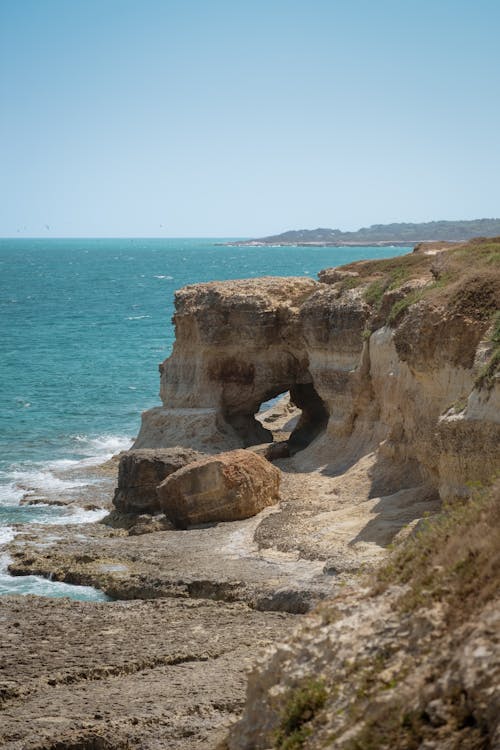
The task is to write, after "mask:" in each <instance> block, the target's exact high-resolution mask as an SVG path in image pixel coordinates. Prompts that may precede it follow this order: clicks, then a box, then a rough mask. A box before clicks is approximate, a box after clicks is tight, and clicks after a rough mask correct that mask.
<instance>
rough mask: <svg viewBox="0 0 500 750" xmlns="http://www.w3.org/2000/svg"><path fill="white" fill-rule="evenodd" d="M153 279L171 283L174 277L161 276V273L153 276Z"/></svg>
mask: <svg viewBox="0 0 500 750" xmlns="http://www.w3.org/2000/svg"><path fill="white" fill-rule="evenodd" d="M153 278H155V279H167V280H169V281H172V279H173V278H174V277H173V276H163V275H162V274H161V273H159V274H158V275H155V276H154V277H153Z"/></svg>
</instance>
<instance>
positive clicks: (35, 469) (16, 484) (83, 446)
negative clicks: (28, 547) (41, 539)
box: [0, 435, 132, 523]
mask: <svg viewBox="0 0 500 750" xmlns="http://www.w3.org/2000/svg"><path fill="white" fill-rule="evenodd" d="M72 442H73V444H74V447H75V448H76V450H75V452H76V453H77V454H79V458H58V459H54V460H52V461H47V462H44V463H43V464H42V463H41V462H39V463H37V464H31V465H30V466H26V468H20V467H19V466H15V467H12V469H11V470H10V471H3V472H0V505H18V504H19V502H20V501H21V500H22V499H23V497H26V496H33V495H36V496H41V497H44V496H54V495H68V494H69V495H71V494H72V493H74V492H75V491H77V490H79V489H81V488H82V487H86V486H88V485H89V484H93V483H94V482H95V481H98V480H96V479H95V478H92V477H83V478H80V477H78V478H77V479H75V477H74V475H73V476H71V472H74V471H75V470H77V469H85V468H91V467H96V466H99V465H100V464H102V463H105V462H106V461H108V460H109V459H110V458H112V456H114V455H116V454H117V453H120V452H121V451H124V450H128V448H130V446H131V444H132V440H131V438H129V437H125V436H123V435H100V436H97V437H88V436H86V435H74V436H73V437H72ZM65 522H66V521H62V523H65Z"/></svg>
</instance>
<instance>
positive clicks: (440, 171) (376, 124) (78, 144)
mask: <svg viewBox="0 0 500 750" xmlns="http://www.w3.org/2000/svg"><path fill="white" fill-rule="evenodd" d="M499 29H500V2H498V0H476V1H475V2H472V0H419V1H418V2H417V1H416V0H300V2H298V1H295V0H286V1H285V0H0V107H1V112H0V235H1V236H66V237H69V236H103V237H105V236H258V235H263V234H268V233H274V232H278V231H282V230H285V229H292V228H303V227H308V228H314V227H317V226H325V227H340V228H341V229H355V228H358V227H359V226H362V225H368V224H372V223H379V222H380V223H385V222H391V221H427V220H432V219H440V218H447V219H460V218H480V217H492V216H499V215H500V42H499V39H500V37H499ZM47 226H48V228H47ZM18 230H20V231H19V232H18Z"/></svg>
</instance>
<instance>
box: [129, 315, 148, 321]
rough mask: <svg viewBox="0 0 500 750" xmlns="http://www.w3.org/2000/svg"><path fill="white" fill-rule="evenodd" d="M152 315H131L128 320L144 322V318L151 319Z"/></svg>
mask: <svg viewBox="0 0 500 750" xmlns="http://www.w3.org/2000/svg"><path fill="white" fill-rule="evenodd" d="M150 317H151V315H129V316H128V317H127V320H142V319H143V318H150Z"/></svg>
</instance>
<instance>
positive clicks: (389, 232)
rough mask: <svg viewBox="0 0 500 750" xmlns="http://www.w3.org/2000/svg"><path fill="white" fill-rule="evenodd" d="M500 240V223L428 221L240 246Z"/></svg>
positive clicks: (311, 232)
mask: <svg viewBox="0 0 500 750" xmlns="http://www.w3.org/2000/svg"><path fill="white" fill-rule="evenodd" d="M497 236H500V219H475V220H473V221H427V222H425V223H422V224H410V223H400V224H372V226H370V227H363V228H362V229H358V231H357V232H341V230H340V229H321V228H318V229H298V230H291V231H288V232H282V233H281V234H275V235H272V236H270V237H261V238H259V239H255V240H247V241H246V242H241V243H238V244H241V245H253V244H259V245H304V244H305V245H317V244H325V245H346V244H347V245H350V244H352V245H371V244H374V243H375V244H379V243H381V244H392V243H397V244H403V245H412V244H415V243H417V242H426V241H429V242H431V241H433V240H443V241H449V242H454V241H455V242H461V241H463V240H469V239H471V238H472V237H497Z"/></svg>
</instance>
